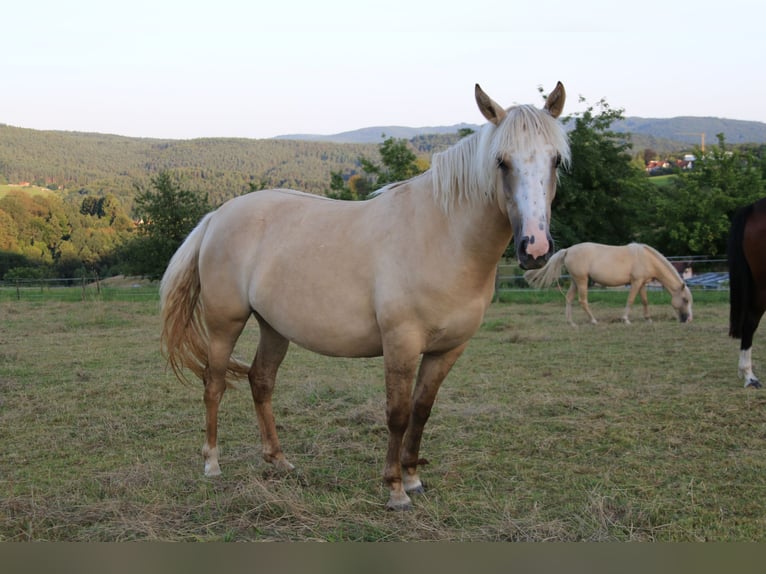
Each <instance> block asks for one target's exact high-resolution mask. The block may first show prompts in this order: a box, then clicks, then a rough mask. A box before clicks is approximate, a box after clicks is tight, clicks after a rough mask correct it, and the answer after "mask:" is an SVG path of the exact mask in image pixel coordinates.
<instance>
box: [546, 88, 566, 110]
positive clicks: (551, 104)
mask: <svg viewBox="0 0 766 574" xmlns="http://www.w3.org/2000/svg"><path fill="white" fill-rule="evenodd" d="M566 99H567V93H566V90H564V84H562V83H561V82H556V87H555V88H554V89H553V91H552V92H551V93H550V94H548V97H547V98H546V99H545V109H546V110H548V112H549V113H550V114H551V115H552V116H553V117H554V118H557V117H559V116H560V115H561V112H563V111H564V102H565V101H566Z"/></svg>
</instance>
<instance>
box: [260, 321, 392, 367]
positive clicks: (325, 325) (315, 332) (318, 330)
mask: <svg viewBox="0 0 766 574" xmlns="http://www.w3.org/2000/svg"><path fill="white" fill-rule="evenodd" d="M267 320H268V319H267ZM269 324H270V325H272V327H274V328H275V329H276V330H277V331H278V332H279V333H281V334H282V335H283V336H284V337H286V338H287V339H289V340H290V341H292V342H293V343H295V344H297V345H299V346H301V347H303V348H305V349H308V350H309V351H313V352H315V353H319V354H321V355H329V356H332V357H377V356H380V355H382V354H383V346H382V343H381V339H380V331H379V330H378V328H377V326H376V325H375V324H370V325H361V324H354V325H349V324H348V323H347V322H345V321H343V320H341V319H340V318H336V319H323V318H320V317H313V318H311V317H308V318H306V317H304V318H303V319H301V320H294V319H292V320H291V318H290V317H278V318H275V319H274V320H273V321H269Z"/></svg>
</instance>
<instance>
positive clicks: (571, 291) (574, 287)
mask: <svg viewBox="0 0 766 574" xmlns="http://www.w3.org/2000/svg"><path fill="white" fill-rule="evenodd" d="M576 292H577V285H575V283H574V281H572V283H571V284H570V285H569V289H568V290H567V294H566V302H567V305H566V318H567V323H569V324H570V325H572V327H576V326H577V325H575V322H574V321H572V302H573V301H574V298H575V293H576Z"/></svg>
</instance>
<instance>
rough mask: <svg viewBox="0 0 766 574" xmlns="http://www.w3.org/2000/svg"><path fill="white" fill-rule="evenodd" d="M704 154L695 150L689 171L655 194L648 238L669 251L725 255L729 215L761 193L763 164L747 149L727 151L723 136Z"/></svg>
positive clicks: (659, 247) (719, 136)
mask: <svg viewBox="0 0 766 574" xmlns="http://www.w3.org/2000/svg"><path fill="white" fill-rule="evenodd" d="M717 137H718V145H716V146H713V147H712V148H711V149H709V150H708V151H706V152H702V150H701V149H699V148H697V149H696V150H695V157H696V158H697V159H696V161H695V162H694V167H693V169H691V170H689V171H684V172H682V173H681V174H679V176H678V178H677V179H676V180H675V183H674V185H672V186H670V187H667V188H665V189H664V190H663V191H662V192H661V193H657V194H656V200H655V201H653V202H652V203H651V204H650V205H652V204H653V212H652V217H651V220H652V221H654V222H655V223H654V224H653V225H651V224H649V223H648V222H647V228H648V229H650V230H651V231H650V233H651V238H652V241H653V242H654V243H655V244H656V246H657V248H658V249H660V250H661V251H662V250H665V251H666V252H668V253H678V254H689V255H713V256H720V255H723V254H725V253H726V240H727V237H728V233H729V226H730V223H731V216H732V215H733V213H734V211H735V210H736V209H737V208H738V207H739V206H741V205H745V204H748V203H751V202H753V201H755V200H756V199H759V198H760V197H762V196H763V193H764V191H763V190H764V173H763V170H762V162H761V160H760V159H759V158H757V157H756V156H755V155H754V154H753V153H751V152H750V151H748V150H747V149H743V150H738V149H728V148H727V146H726V141H725V139H724V136H723V134H718V136H717Z"/></svg>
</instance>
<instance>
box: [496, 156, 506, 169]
mask: <svg viewBox="0 0 766 574" xmlns="http://www.w3.org/2000/svg"><path fill="white" fill-rule="evenodd" d="M497 167H499V168H500V169H502V170H503V171H506V170H507V169H508V164H507V163H505V160H504V159H503V158H501V157H499V158H497Z"/></svg>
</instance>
